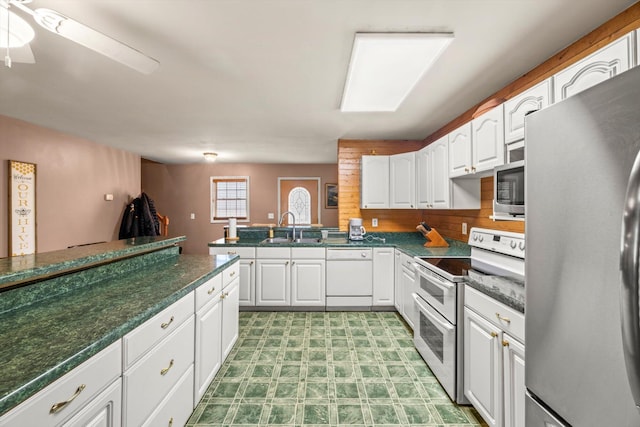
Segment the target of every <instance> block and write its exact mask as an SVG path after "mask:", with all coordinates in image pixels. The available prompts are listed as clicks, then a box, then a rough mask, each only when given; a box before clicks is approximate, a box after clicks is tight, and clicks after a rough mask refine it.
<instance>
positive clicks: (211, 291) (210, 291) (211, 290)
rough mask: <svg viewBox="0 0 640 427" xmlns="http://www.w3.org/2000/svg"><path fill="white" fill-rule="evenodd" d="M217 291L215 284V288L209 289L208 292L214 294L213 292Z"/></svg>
mask: <svg viewBox="0 0 640 427" xmlns="http://www.w3.org/2000/svg"><path fill="white" fill-rule="evenodd" d="M215 291H216V287H215V286H214V287H213V288H211V289H209V290H208V291H207V293H208V294H209V295H211V294H212V293H214V292H215Z"/></svg>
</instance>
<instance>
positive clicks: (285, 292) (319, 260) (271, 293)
mask: <svg viewBox="0 0 640 427" xmlns="http://www.w3.org/2000/svg"><path fill="white" fill-rule="evenodd" d="M325 289H326V261H325V249H324V247H316V248H309V247H307V248H288V247H287V248H258V249H257V259H256V305H257V306H306V307H322V306H324V305H325Z"/></svg>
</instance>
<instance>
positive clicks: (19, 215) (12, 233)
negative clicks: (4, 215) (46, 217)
mask: <svg viewBox="0 0 640 427" xmlns="http://www.w3.org/2000/svg"><path fill="white" fill-rule="evenodd" d="M35 252H36V165H35V164H34V163H24V162H17V161H15V160H9V254H10V256H18V255H28V254H33V253H35Z"/></svg>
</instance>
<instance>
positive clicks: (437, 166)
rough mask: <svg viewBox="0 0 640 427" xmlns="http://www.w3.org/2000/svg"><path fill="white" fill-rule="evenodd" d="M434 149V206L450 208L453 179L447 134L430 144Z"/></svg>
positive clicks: (432, 175)
mask: <svg viewBox="0 0 640 427" xmlns="http://www.w3.org/2000/svg"><path fill="white" fill-rule="evenodd" d="M430 147H433V148H432V149H431V150H432V155H431V157H432V159H433V161H432V165H433V166H432V168H431V182H432V184H433V185H432V192H431V194H432V206H431V207H432V208H435V209H449V208H450V207H451V205H450V198H451V180H450V179H449V169H448V164H449V140H448V138H447V137H446V136H445V137H443V138H440V139H439V140H437V141H436V142H434V143H433V144H431V145H430Z"/></svg>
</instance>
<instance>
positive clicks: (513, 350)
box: [502, 334, 526, 427]
mask: <svg viewBox="0 0 640 427" xmlns="http://www.w3.org/2000/svg"><path fill="white" fill-rule="evenodd" d="M502 346H503V347H502V349H503V359H504V426H505V427H520V426H524V423H525V416H524V407H525V395H526V387H525V383H524V345H522V344H520V342H518V341H517V340H516V339H515V338H513V337H511V336H509V335H507V334H504V336H503V339H502Z"/></svg>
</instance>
